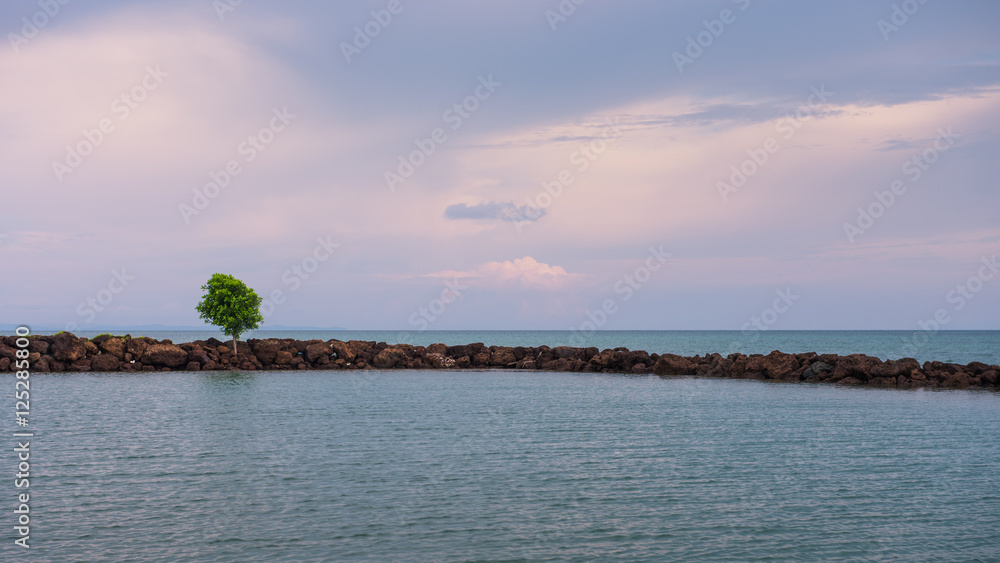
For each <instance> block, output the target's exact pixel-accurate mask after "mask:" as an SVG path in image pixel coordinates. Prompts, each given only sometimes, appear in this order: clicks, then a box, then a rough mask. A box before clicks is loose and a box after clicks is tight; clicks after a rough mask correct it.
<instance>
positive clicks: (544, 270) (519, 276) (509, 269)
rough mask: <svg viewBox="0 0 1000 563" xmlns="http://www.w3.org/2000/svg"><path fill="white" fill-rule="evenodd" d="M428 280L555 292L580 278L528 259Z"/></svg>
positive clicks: (445, 273) (555, 267)
mask: <svg viewBox="0 0 1000 563" xmlns="http://www.w3.org/2000/svg"><path fill="white" fill-rule="evenodd" d="M427 277H435V278H460V279H465V278H473V279H477V280H480V281H481V282H483V283H485V284H490V283H493V284H497V285H511V284H520V285H525V286H533V287H544V288H548V289H554V288H558V287H564V286H566V285H567V284H569V283H571V282H572V281H573V280H574V279H577V278H579V277H581V275H580V274H570V273H568V272H567V271H566V269H565V268H563V267H562V266H552V265H549V264H546V263H544V262H539V261H538V260H535V259H534V258H532V257H531V256H525V257H524V258H516V259H514V260H513V261H511V260H505V261H503V262H487V263H485V264H481V265H479V266H476V267H475V268H472V269H471V270H462V271H459V270H445V271H443V272H437V273H433V274H427Z"/></svg>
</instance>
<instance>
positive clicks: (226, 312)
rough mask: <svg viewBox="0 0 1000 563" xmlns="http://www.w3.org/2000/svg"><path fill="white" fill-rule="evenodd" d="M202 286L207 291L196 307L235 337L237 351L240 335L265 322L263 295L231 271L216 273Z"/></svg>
mask: <svg viewBox="0 0 1000 563" xmlns="http://www.w3.org/2000/svg"><path fill="white" fill-rule="evenodd" d="M201 288H202V289H203V290H205V292H206V293H205V295H204V296H203V297H202V299H201V301H200V302H199V303H198V306H197V307H195V309H197V311H198V313H199V314H200V315H201V318H202V319H204V320H205V322H206V323H209V324H213V325H215V326H217V327H219V328H220V329H221V330H222V334H225V335H227V336H232V337H233V353H234V354H235V353H236V350H235V349H236V342H237V341H238V340H239V337H240V335H241V334H243V333H244V332H246V331H248V330H254V329H256V328H257V327H258V326H260V323H262V322H264V317H263V315H261V314H260V304H261V302H262V301H263V299H261V298H260V296H259V295H257V292H256V291H254V290H253V289H252V288H250V287H248V286H247V284H245V283H243V282H242V281H240V280H238V279H236V278H234V277H233V276H231V275H229V274H213V275H212V278H211V279H209V280H208V283H206V284H205V285H203V286H201Z"/></svg>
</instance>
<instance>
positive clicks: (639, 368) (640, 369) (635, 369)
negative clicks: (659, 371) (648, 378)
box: [632, 362, 653, 375]
mask: <svg viewBox="0 0 1000 563" xmlns="http://www.w3.org/2000/svg"><path fill="white" fill-rule="evenodd" d="M652 372H653V369H652V368H649V367H646V364H644V363H641V362H640V363H638V364H635V365H634V366H632V373H634V374H636V375H642V374H646V373H652Z"/></svg>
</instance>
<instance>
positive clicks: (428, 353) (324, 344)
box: [0, 332, 1000, 390]
mask: <svg viewBox="0 0 1000 563" xmlns="http://www.w3.org/2000/svg"><path fill="white" fill-rule="evenodd" d="M15 340H16V339H15V337H11V336H8V337H3V338H0V372H4V371H14V370H15V366H14V359H15ZM29 340H30V345H29V348H28V349H29V352H30V356H29V358H28V359H29V361H30V363H31V369H32V370H33V371H34V372H55V373H61V372H91V371H93V372H138V371H142V372H149V371H215V370H246V371H252V370H357V369H379V370H388V369H439V370H440V369H511V370H531V371H555V372H587V373H624V374H637V375H641V374H655V375H659V376H663V377H684V376H688V377H713V378H726V379H759V380H768V381H789V382H808V383H832V384H837V385H870V386H876V387H888V388H902V389H912V388H942V389H968V388H985V389H992V390H1000V366H991V365H986V364H983V363H980V362H972V363H970V364H967V365H960V364H950V363H942V362H924V363H923V364H922V365H921V364H920V363H918V362H917V361H916V360H914V359H912V358H903V359H900V360H888V361H882V360H880V359H878V358H873V357H871V356H866V355H863V354H852V355H849V356H838V355H835V354H816V353H813V352H809V353H805V354H785V353H782V352H777V351H775V352H771V353H770V354H767V355H766V356H765V355H761V354H752V355H749V356H746V355H743V354H730V355H729V356H726V357H723V356H721V355H719V354H707V355H705V356H677V355H674V354H650V353H648V352H643V351H641V350H629V349H627V348H615V349H613V350H612V349H607V350H598V349H597V348H572V347H568V346H558V347H555V348H550V347H548V346H539V347H522V346H517V347H507V346H487V345H485V344H482V343H476V344H467V345H462V346H447V345H445V344H431V345H430V346H411V345H409V344H395V345H389V344H386V343H385V342H368V341H359V340H351V341H348V342H342V341H340V340H325V341H324V340H291V339H266V340H248V341H246V342H240V343H239V344H238V346H239V349H238V350H237V352H238V353H234V351H233V349H232V343H231V342H222V341H219V340H216V339H214V338H210V339H208V340H197V341H195V342H186V343H183V344H174V343H173V342H171V341H170V340H154V339H152V338H148V337H137V338H132V337H130V336H123V337H118V336H110V335H101V336H98V337H95V338H92V339H87V338H79V337H77V336H75V335H73V334H71V333H68V332H63V333H59V334H56V335H54V336H33V337H31V338H29Z"/></svg>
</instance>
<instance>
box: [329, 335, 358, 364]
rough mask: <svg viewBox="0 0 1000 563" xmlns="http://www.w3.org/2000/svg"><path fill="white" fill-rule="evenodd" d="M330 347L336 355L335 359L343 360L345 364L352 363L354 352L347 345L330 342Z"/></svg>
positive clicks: (336, 341)
mask: <svg viewBox="0 0 1000 563" xmlns="http://www.w3.org/2000/svg"><path fill="white" fill-rule="evenodd" d="M330 346H332V347H333V351H334V353H336V354H337V358H339V359H343V360H344V361H345V362H347V363H351V362H353V361H354V356H355V354H354V350H352V349H351V347H350V346H348V345H347V343H346V342H341V341H340V340H331V341H330Z"/></svg>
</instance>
